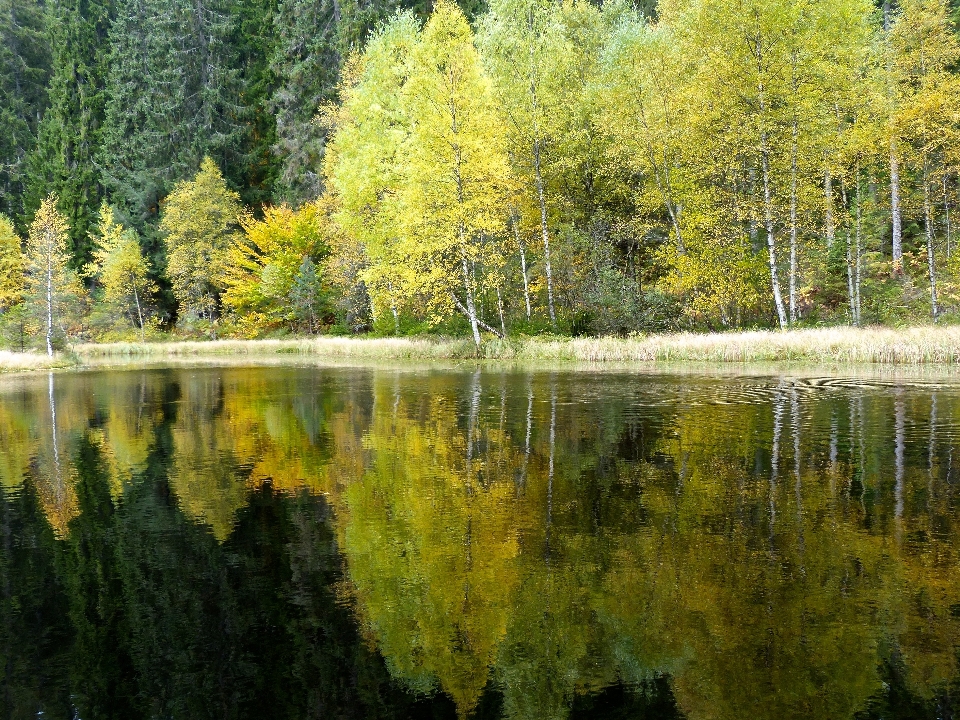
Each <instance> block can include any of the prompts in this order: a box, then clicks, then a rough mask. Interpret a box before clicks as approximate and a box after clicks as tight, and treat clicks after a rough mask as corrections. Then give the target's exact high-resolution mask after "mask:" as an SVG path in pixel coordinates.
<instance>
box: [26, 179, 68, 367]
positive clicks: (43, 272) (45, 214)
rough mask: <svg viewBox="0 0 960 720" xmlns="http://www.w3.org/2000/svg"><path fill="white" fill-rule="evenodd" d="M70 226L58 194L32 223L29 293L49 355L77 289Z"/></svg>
mask: <svg viewBox="0 0 960 720" xmlns="http://www.w3.org/2000/svg"><path fill="white" fill-rule="evenodd" d="M68 240H69V227H68V226H67V221H66V219H65V218H64V217H63V215H62V214H61V213H60V211H59V210H57V196H56V195H49V196H47V197H46V198H45V199H44V200H43V202H42V203H40V209H39V210H37V214H36V216H35V217H34V219H33V222H32V223H31V224H30V235H29V237H28V239H27V252H26V258H27V272H26V275H27V296H28V298H29V300H30V304H31V310H32V313H33V315H34V317H35V318H36V319H37V320H38V321H39V325H40V327H41V332H42V333H43V336H44V340H45V345H46V350H47V355H48V356H50V357H53V347H54V335H55V333H57V331H58V330H59V331H60V332H61V333H63V332H64V329H63V311H64V305H65V301H66V300H67V299H68V298H69V296H70V295H72V294H75V293H76V282H75V280H74V279H73V278H72V277H71V275H70V272H69V270H68V266H67V263H68V260H69V254H68V244H67V243H68Z"/></svg>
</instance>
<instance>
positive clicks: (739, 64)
mask: <svg viewBox="0 0 960 720" xmlns="http://www.w3.org/2000/svg"><path fill="white" fill-rule="evenodd" d="M2 2H3V4H2V5H0V36H2V39H3V44H2V50H0V116H2V117H3V119H4V127H5V128H9V130H8V132H6V133H4V137H3V138H2V139H0V212H2V213H3V214H4V215H5V216H6V218H7V219H6V220H4V221H3V222H2V224H0V236H2V237H6V238H7V240H4V241H3V242H6V243H7V244H6V246H4V245H3V243H0V247H7V249H8V252H13V251H14V250H15V249H16V248H15V245H16V238H20V244H21V250H23V251H24V252H25V253H26V255H24V257H23V258H22V259H21V260H20V261H18V262H19V264H20V265H21V266H23V268H24V271H23V273H22V274H21V275H22V278H23V279H24V283H25V284H23V287H22V288H19V289H18V288H17V287H15V286H14V285H12V284H11V283H13V282H14V279H15V277H21V275H16V274H15V275H14V276H9V277H7V278H4V279H3V280H2V282H5V283H7V285H8V287H7V288H6V289H5V290H3V291H2V292H0V303H2V305H0V312H2V313H3V316H2V317H3V326H4V332H5V334H6V336H7V343H8V344H13V345H16V344H17V342H16V339H17V337H19V338H21V339H22V338H23V337H24V336H35V335H36V333H31V332H28V331H27V330H29V329H30V328H34V329H38V328H40V326H41V325H42V324H43V323H42V322H41V320H42V316H43V315H44V313H43V309H42V307H40V306H41V305H42V303H41V304H39V305H38V304H37V303H31V302H30V296H29V293H28V292H27V285H28V284H29V283H28V282H27V281H29V280H30V278H32V277H34V276H35V274H36V272H37V268H38V267H39V266H38V265H37V260H36V258H32V259H31V257H29V253H30V252H32V250H31V248H33V249H34V250H35V245H36V243H28V242H27V238H28V237H29V236H32V235H35V234H37V233H40V232H41V229H40V225H38V223H43V222H46V223H47V225H48V226H49V225H50V222H51V221H52V219H53V220H55V221H56V222H55V224H56V225H57V227H59V228H61V230H60V232H61V234H62V235H63V237H62V238H61V239H60V240H58V241H57V242H58V248H59V250H58V252H60V253H61V254H62V257H60V258H59V259H58V261H57V264H58V267H59V266H63V273H62V276H63V277H62V279H63V282H62V283H60V284H59V285H58V286H57V292H56V293H50V295H51V298H50V302H47V312H46V317H47V322H46V325H47V326H48V327H47V329H48V330H50V332H49V333H47V334H48V335H50V337H51V343H52V344H53V345H55V344H56V342H62V341H63V340H64V339H66V338H68V337H87V338H108V337H121V336H124V335H125V334H126V335H131V336H134V335H138V334H139V335H140V336H141V337H146V336H147V334H148V330H149V331H150V332H157V331H161V330H169V329H171V328H173V327H177V328H178V329H179V330H180V331H181V332H184V333H188V334H191V333H193V334H196V333H201V334H209V335H217V334H224V333H226V334H237V335H245V336H256V335H261V334H264V333H273V332H311V333H312V332H325V331H333V332H358V331H367V330H371V329H373V330H376V331H378V332H383V333H402V332H415V331H422V330H426V329H429V328H434V329H437V328H439V329H441V330H444V331H448V332H462V333H465V334H469V335H471V336H472V337H473V338H474V339H475V340H476V341H477V342H478V343H479V342H480V339H481V333H484V332H486V333H492V334H495V335H507V334H511V333H518V332H536V331H541V330H552V331H554V332H557V331H561V332H573V333H585V332H586V333H621V334H622V333H629V332H635V331H649V330H656V329H673V328H680V327H691V328H712V329H719V328H727V327H743V326H779V327H788V326H792V325H796V324H803V323H807V324H809V323H818V322H832V323H850V324H855V325H860V324H866V323H877V322H904V321H910V320H912V321H923V320H932V321H948V320H950V319H952V318H954V317H955V316H956V314H957V312H958V311H960V284H958V279H960V275H958V273H960V267H958V266H957V256H956V253H955V252H954V245H955V242H954V235H955V234H956V233H955V228H954V223H953V221H952V218H953V217H955V215H956V210H955V205H956V200H957V195H958V179H957V176H958V173H957V168H958V167H960V160H958V156H957V154H956V151H955V147H956V132H957V129H958V120H960V104H958V102H957V100H956V98H957V92H956V91H957V83H958V78H960V75H958V72H957V70H958V62H960V40H958V36H957V28H956V27H955V22H954V12H953V10H952V8H951V6H950V5H949V4H948V2H947V0H900V1H899V2H892V1H891V0H884V2H883V3H882V4H880V5H877V4H875V3H873V2H871V0H842V1H841V2H826V0H817V1H816V2H797V1H796V0H750V1H749V2H746V3H740V4H736V5H733V4H730V3H725V2H720V0H661V2H659V3H658V4H656V5H651V4H641V6H640V7H637V6H635V5H631V4H629V3H626V2H622V1H621V0H609V1H608V2H605V3H596V4H594V3H589V2H586V1H584V0H579V1H573V0H568V1H566V2H545V1H542V0H490V2H488V3H486V4H484V5H480V4H476V3H473V2H468V1H467V0H464V2H463V3H461V4H460V5H456V4H453V3H451V2H444V1H440V2H435V3H428V4H424V3H419V2H416V3H404V2H397V1H387V0H377V1H375V2H370V3H351V2H348V3H341V2H338V1H337V0H329V2H326V1H325V2H319V3H316V2H306V1H305V0H276V1H273V0H210V2H205V3H191V2H187V0H177V2H172V3H170V2H164V3H159V4H157V3H156V0H69V1H65V2H61V3H57V4H49V5H48V4H44V3H38V2H37V1H36V0H2ZM45 203H46V205H45ZM53 213H55V214H56V217H55V218H54V217H53ZM108 215H109V217H110V218H111V220H110V223H114V224H116V226H117V228H118V230H117V232H118V233H120V234H121V235H124V237H127V238H128V239H131V238H132V239H135V241H136V242H135V243H133V240H130V242H128V243H127V244H126V245H125V247H126V252H127V253H128V254H129V253H130V252H134V253H135V254H137V255H138V259H137V260H136V263H139V265H138V267H139V268H140V270H138V271H137V277H138V278H140V279H138V280H137V281H136V282H135V283H133V284H131V283H129V282H125V283H122V284H124V285H125V286H127V287H129V288H134V287H135V291H132V292H129V293H127V292H125V293H118V292H115V291H113V290H111V289H110V288H109V287H108V286H109V281H108V280H107V279H106V276H104V275H103V271H102V267H104V263H105V262H107V256H106V255H105V254H104V253H105V252H107V251H106V249H105V248H106V247H107V245H109V243H107V241H106V240H105V235H104V232H105V228H106V227H107V226H104V225H103V219H104V218H105V217H107V216H108ZM108 225H109V224H108ZM110 227H112V226H110ZM4 233H6V235H4ZM304 233H306V234H304ZM307 235H309V237H307ZM2 237H0V240H2ZM47 237H49V233H48V234H47ZM104 243H107V245H105V244H104ZM291 243H292V244H291ZM110 247H113V248H114V250H115V251H117V252H119V250H117V249H116V248H117V247H118V246H110ZM14 254H15V253H14ZM11 257H12V256H11ZM95 258H99V259H95ZM10 262H13V260H11V261H10ZM31 267H32V268H34V269H33V270H31V269H30V268H31ZM97 267H100V268H101V270H97V269H96V268H97ZM111 267H112V266H111ZM98 273H99V274H98ZM54 295H57V296H60V297H62V298H64V302H62V303H61V304H60V305H61V306H62V307H61V308H60V309H61V312H59V313H57V312H51V311H50V310H51V308H50V305H52V304H53V299H52V296H54ZM128 296H129V297H128ZM51 318H52V319H51ZM118 318H119V319H118Z"/></svg>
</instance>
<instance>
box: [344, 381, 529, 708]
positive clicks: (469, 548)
mask: <svg viewBox="0 0 960 720" xmlns="http://www.w3.org/2000/svg"><path fill="white" fill-rule="evenodd" d="M381 389H382V390H383V392H382V393H380V392H377V391H375V392H376V393H377V394H376V395H375V402H376V403H377V407H378V408H383V410H382V411H381V412H377V413H376V414H375V416H374V417H373V419H372V421H371V424H370V427H369V430H368V432H367V434H366V437H365V439H364V449H365V451H366V452H367V453H368V454H369V462H368V465H367V467H366V468H365V469H364V470H363V472H362V474H360V475H358V476H356V477H355V478H351V479H350V480H349V481H348V483H347V485H346V489H345V491H344V492H343V494H342V496H341V497H340V501H339V505H338V507H339V509H340V512H341V514H342V516H343V522H342V524H341V526H342V528H343V530H342V543H343V547H344V550H345V552H346V555H347V560H348V567H349V572H350V578H351V581H352V583H353V586H354V590H355V593H356V595H357V597H358V598H359V600H360V608H361V614H362V616H363V619H364V621H365V622H366V623H367V626H368V628H369V631H370V632H371V636H372V638H373V639H374V640H375V642H376V644H377V646H378V648H379V649H380V651H381V652H382V654H383V655H384V657H385V658H386V660H387V662H388V663H389V664H390V666H391V667H392V669H393V671H394V672H395V673H396V674H397V675H398V676H399V677H400V678H403V679H404V680H405V681H406V682H407V683H408V684H409V685H410V686H411V687H413V688H416V689H418V690H421V691H426V690H428V689H430V688H431V687H433V686H434V685H435V684H439V685H440V687H442V688H443V690H444V691H445V692H447V693H448V694H449V695H450V696H451V697H452V698H453V700H454V701H455V703H456V705H457V708H458V710H459V712H460V714H461V715H465V714H466V713H467V712H469V711H470V710H471V709H472V708H473V706H474V705H475V704H476V702H477V700H478V698H479V697H480V693H481V692H482V690H483V688H484V686H485V685H486V683H487V677H488V674H489V670H490V668H491V667H492V666H493V663H494V660H495V659H496V654H497V649H498V646H499V643H500V642H501V640H502V639H503V637H504V635H505V633H506V628H507V623H508V620H509V617H510V612H511V609H512V608H513V606H514V598H513V590H514V586H515V585H516V570H515V568H514V562H515V559H516V556H517V552H518V545H517V535H516V523H517V511H518V501H517V494H516V488H515V484H514V477H513V475H512V473H511V470H512V468H513V467H514V466H515V464H516V461H517V460H516V457H513V458H509V459H507V460H508V461H506V462H504V460H505V459H504V458H502V457H500V456H499V455H498V456H495V457H494V456H493V455H492V454H491V453H492V451H493V450H494V449H496V450H500V449H502V448H504V447H505V446H506V443H505V437H504V435H503V431H501V430H499V429H496V428H487V429H483V430H482V429H481V427H480V425H481V423H480V422H479V420H478V419H477V418H476V417H474V416H473V414H469V415H470V416H469V417H468V418H467V424H468V427H467V428H463V427H461V426H459V425H458V417H457V412H456V408H454V407H451V405H450V403H449V402H445V400H449V398H444V397H443V396H439V397H434V398H432V399H430V400H428V401H426V403H425V404H424V405H423V406H422V407H417V408H411V407H410V406H409V404H408V403H407V402H405V401H403V400H400V399H399V398H397V401H396V402H393V403H391V402H388V400H389V399H390V398H389V392H388V389H386V388H378V390H381ZM414 411H416V412H414ZM511 460H512V462H511ZM351 466H352V467H354V468H355V466H354V465H353V463H351V462H350V461H349V459H348V460H347V464H346V467H347V468H349V467H351Z"/></svg>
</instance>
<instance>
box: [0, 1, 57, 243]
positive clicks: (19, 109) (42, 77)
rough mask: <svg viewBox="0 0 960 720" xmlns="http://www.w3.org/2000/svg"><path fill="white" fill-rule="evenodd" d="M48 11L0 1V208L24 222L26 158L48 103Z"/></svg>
mask: <svg viewBox="0 0 960 720" xmlns="http://www.w3.org/2000/svg"><path fill="white" fill-rule="evenodd" d="M46 27H47V10H46V6H45V4H44V3H43V2H38V1H37V0H0V128H2V132H0V212H2V213H5V214H7V215H8V216H10V217H11V218H13V219H14V220H15V221H16V222H18V223H19V224H20V229H21V230H22V229H23V228H24V227H25V226H24V223H25V222H26V212H25V208H24V203H23V191H24V185H25V180H26V158H27V156H28V155H29V153H30V152H31V150H32V149H33V146H34V142H35V138H36V132H37V123H38V121H39V119H40V116H41V115H42V114H43V110H44V108H45V107H46V105H47V80H48V78H49V72H50V46H49V43H48V39H47V37H46Z"/></svg>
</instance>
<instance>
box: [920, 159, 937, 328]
mask: <svg viewBox="0 0 960 720" xmlns="http://www.w3.org/2000/svg"><path fill="white" fill-rule="evenodd" d="M929 180H930V175H929V172H928V170H927V158H926V156H924V158H923V229H924V232H925V234H926V236H927V271H928V273H929V277H930V316H931V318H932V319H933V321H934V322H936V321H937V315H938V314H939V311H938V308H937V273H936V266H935V264H934V258H933V208H932V207H931V205H932V203H931V200H930V182H929Z"/></svg>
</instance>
